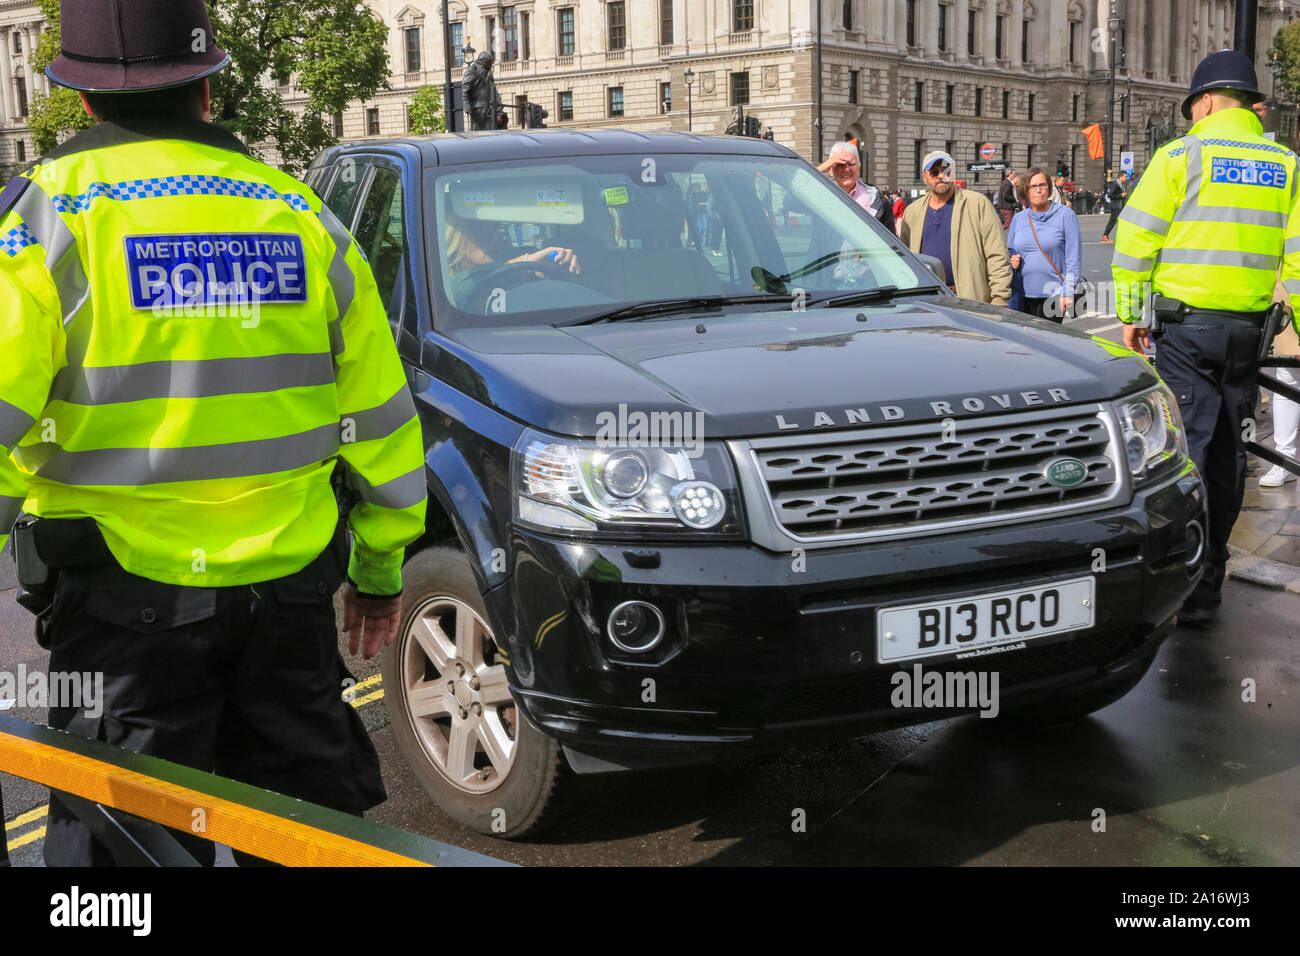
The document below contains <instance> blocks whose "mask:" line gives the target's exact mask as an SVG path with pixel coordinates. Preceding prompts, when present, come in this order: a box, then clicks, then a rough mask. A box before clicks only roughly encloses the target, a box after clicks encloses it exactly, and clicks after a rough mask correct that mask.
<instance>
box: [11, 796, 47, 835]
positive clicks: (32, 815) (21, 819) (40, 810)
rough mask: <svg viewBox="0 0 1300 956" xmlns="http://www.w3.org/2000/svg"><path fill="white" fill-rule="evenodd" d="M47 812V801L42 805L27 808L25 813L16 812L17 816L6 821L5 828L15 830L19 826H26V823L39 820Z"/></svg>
mask: <svg viewBox="0 0 1300 956" xmlns="http://www.w3.org/2000/svg"><path fill="white" fill-rule="evenodd" d="M49 812H50V805H49V804H48V803H46V804H43V805H42V806H39V807H37V808H36V809H34V810H28V811H27V812H26V813H20V814H18V816H16V817H14V818H13V819H12V820H10V821H9V822H8V823H6V824H5V829H6V830H16V829H18V828H19V827H21V826H26V825H27V824H29V823H31V822H32V821H33V820H39V819H40V818H41V817H43V816H45V815H46V814H47V813H49Z"/></svg>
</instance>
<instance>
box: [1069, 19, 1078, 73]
mask: <svg viewBox="0 0 1300 956" xmlns="http://www.w3.org/2000/svg"><path fill="white" fill-rule="evenodd" d="M1070 62H1071V63H1078V62H1079V24H1078V21H1071V22H1070Z"/></svg>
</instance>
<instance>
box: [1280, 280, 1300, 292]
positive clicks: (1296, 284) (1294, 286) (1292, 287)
mask: <svg viewBox="0 0 1300 956" xmlns="http://www.w3.org/2000/svg"><path fill="white" fill-rule="evenodd" d="M1282 288H1284V289H1286V291H1287V292H1290V293H1291V294H1292V295H1300V279H1287V280H1286V281H1285V282H1283V283H1282Z"/></svg>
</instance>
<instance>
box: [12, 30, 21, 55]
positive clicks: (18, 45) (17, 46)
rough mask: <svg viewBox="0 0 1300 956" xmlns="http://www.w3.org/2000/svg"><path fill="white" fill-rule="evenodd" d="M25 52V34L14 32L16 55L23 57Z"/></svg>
mask: <svg viewBox="0 0 1300 956" xmlns="http://www.w3.org/2000/svg"><path fill="white" fill-rule="evenodd" d="M22 52H23V33H22V31H21V30H15V31H14V55H15V56H21V55H22Z"/></svg>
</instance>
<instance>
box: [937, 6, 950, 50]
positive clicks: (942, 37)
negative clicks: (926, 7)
mask: <svg viewBox="0 0 1300 956" xmlns="http://www.w3.org/2000/svg"><path fill="white" fill-rule="evenodd" d="M939 49H940V50H946V49H948V5H947V4H945V3H941V4H939Z"/></svg>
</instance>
